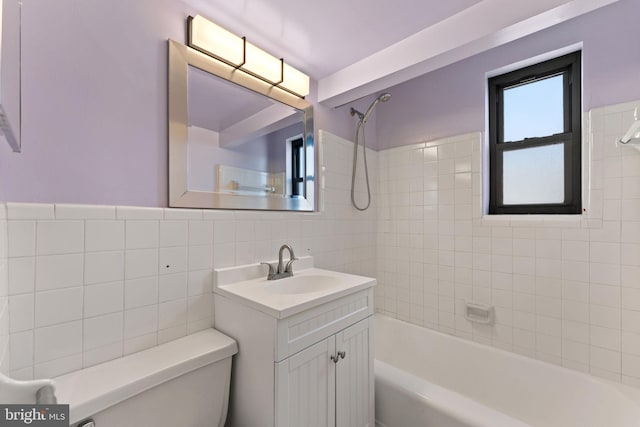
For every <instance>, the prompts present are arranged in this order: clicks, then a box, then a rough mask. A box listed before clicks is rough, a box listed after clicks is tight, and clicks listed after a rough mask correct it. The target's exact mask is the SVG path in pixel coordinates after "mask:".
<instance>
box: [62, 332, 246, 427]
mask: <svg viewBox="0 0 640 427" xmlns="http://www.w3.org/2000/svg"><path fill="white" fill-rule="evenodd" d="M236 352H237V345H236V342H235V341H234V340H233V339H232V338H229V337H228V336H226V335H224V334H222V333H220V332H218V331H216V330H214V329H208V330H205V331H201V332H198V333H195V334H193V335H189V336H186V337H183V338H180V339H178V340H175V341H171V342H169V343H166V344H162V345H160V346H157V347H153V348H150V349H148V350H144V351H141V352H139V353H135V354H131V355H128V356H125V357H122V358H119V359H115V360H112V361H109V362H106V363H102V364H100V365H96V366H92V367H90V368H85V369H82V370H79V371H76V372H72V373H69V374H66V375H63V376H60V377H57V378H54V382H55V387H56V391H55V394H56V397H57V399H58V403H63V404H64V403H66V404H69V409H70V420H69V421H70V422H69V424H70V425H71V426H72V427H77V426H84V425H86V426H95V427H112V426H118V427H129V426H131V427H134V426H135V427H139V426H144V427H147V426H148V427H175V426H181V427H208V426H212V427H222V426H224V423H225V420H226V416H227V408H228V402H229V385H230V380H231V359H232V356H233V355H234V354H235V353H236ZM91 423H93V424H91Z"/></svg>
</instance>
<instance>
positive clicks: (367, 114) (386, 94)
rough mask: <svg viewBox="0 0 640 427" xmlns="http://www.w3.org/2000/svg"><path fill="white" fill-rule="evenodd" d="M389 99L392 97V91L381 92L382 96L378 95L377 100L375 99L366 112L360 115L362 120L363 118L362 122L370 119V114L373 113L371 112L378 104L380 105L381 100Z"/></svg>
mask: <svg viewBox="0 0 640 427" xmlns="http://www.w3.org/2000/svg"><path fill="white" fill-rule="evenodd" d="M389 99H391V94H390V93H382V94H380V96H378V97H377V98H376V100H375V101H373V103H372V104H371V106H370V107H369V109H368V110H367V112H366V113H364V115H363V116H362V117H360V120H362V123H363V124H364V123H366V122H367V120H369V116H370V115H371V113H372V112H373V109H374V108H375V107H376V105H378V103H379V102H387V101H388V100H389Z"/></svg>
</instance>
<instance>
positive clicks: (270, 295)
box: [214, 257, 376, 319]
mask: <svg viewBox="0 0 640 427" xmlns="http://www.w3.org/2000/svg"><path fill="white" fill-rule="evenodd" d="M214 275H215V276H214V277H215V287H214V293H216V294H217V295H218V296H219V297H221V298H230V299H233V300H235V301H237V302H239V303H241V304H243V305H247V306H249V307H251V308H254V309H256V310H260V311H262V312H263V313H265V314H268V315H269V316H272V317H275V318H276V319H284V318H286V317H289V316H292V315H294V314H296V313H300V312H302V311H304V310H308V309H310V308H313V307H316V306H318V305H321V304H324V303H327V302H329V301H333V300H336V299H338V298H341V297H343V296H346V295H349V294H352V293H355V292H359V291H362V290H365V289H367V288H370V287H372V286H375V284H376V279H373V278H370V277H364V276H357V275H354V274H347V273H341V272H337V271H331V270H323V269H321V268H315V267H314V266H313V258H312V257H301V258H300V259H299V260H297V261H296V263H295V264H294V272H293V276H291V277H287V278H284V279H278V280H267V277H266V275H267V271H266V269H265V266H264V265H260V264H248V265H240V266H235V267H226V268H218V269H215V270H214Z"/></svg>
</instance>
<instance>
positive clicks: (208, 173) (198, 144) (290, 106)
mask: <svg viewBox="0 0 640 427" xmlns="http://www.w3.org/2000/svg"><path fill="white" fill-rule="evenodd" d="M169 51H170V70H169V74H170V77H169V81H170V86H169V131H170V132H169V134H170V135H169V137H170V141H169V142H170V144H169V154H170V159H169V162H170V170H169V172H170V173H169V175H170V182H169V187H170V188H169V190H170V203H169V204H170V206H174V207H199V208H228V209H269V210H307V211H310V210H313V209H314V205H315V204H314V199H315V195H314V194H315V192H314V182H315V180H314V170H315V165H314V163H315V157H314V144H313V127H312V123H313V122H312V107H311V104H309V103H308V102H307V101H305V100H303V99H301V98H298V97H296V96H294V95H291V94H289V93H288V92H285V91H282V90H281V89H278V88H274V87H272V86H270V85H265V84H264V82H262V81H260V80H258V79H256V78H254V77H251V76H248V75H245V74H244V73H242V72H240V71H234V70H233V68H231V67H229V66H227V65H226V64H222V63H220V62H219V61H216V60H214V59H212V58H209V57H207V56H206V55H204V54H202V53H200V52H197V51H195V50H193V49H190V48H189V47H186V46H183V45H180V44H178V43H176V42H173V41H169Z"/></svg>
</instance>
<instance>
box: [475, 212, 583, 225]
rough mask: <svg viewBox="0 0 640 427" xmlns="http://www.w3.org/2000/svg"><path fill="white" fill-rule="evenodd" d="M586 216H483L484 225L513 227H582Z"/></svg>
mask: <svg viewBox="0 0 640 427" xmlns="http://www.w3.org/2000/svg"><path fill="white" fill-rule="evenodd" d="M584 219H586V216H584V215H581V214H571V215H534V214H531V215H489V214H485V215H482V217H481V218H480V223H481V224H482V225H488V226H497V225H513V226H522V227H537V226H547V227H580V226H581V225H582V221H583V220H584Z"/></svg>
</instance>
